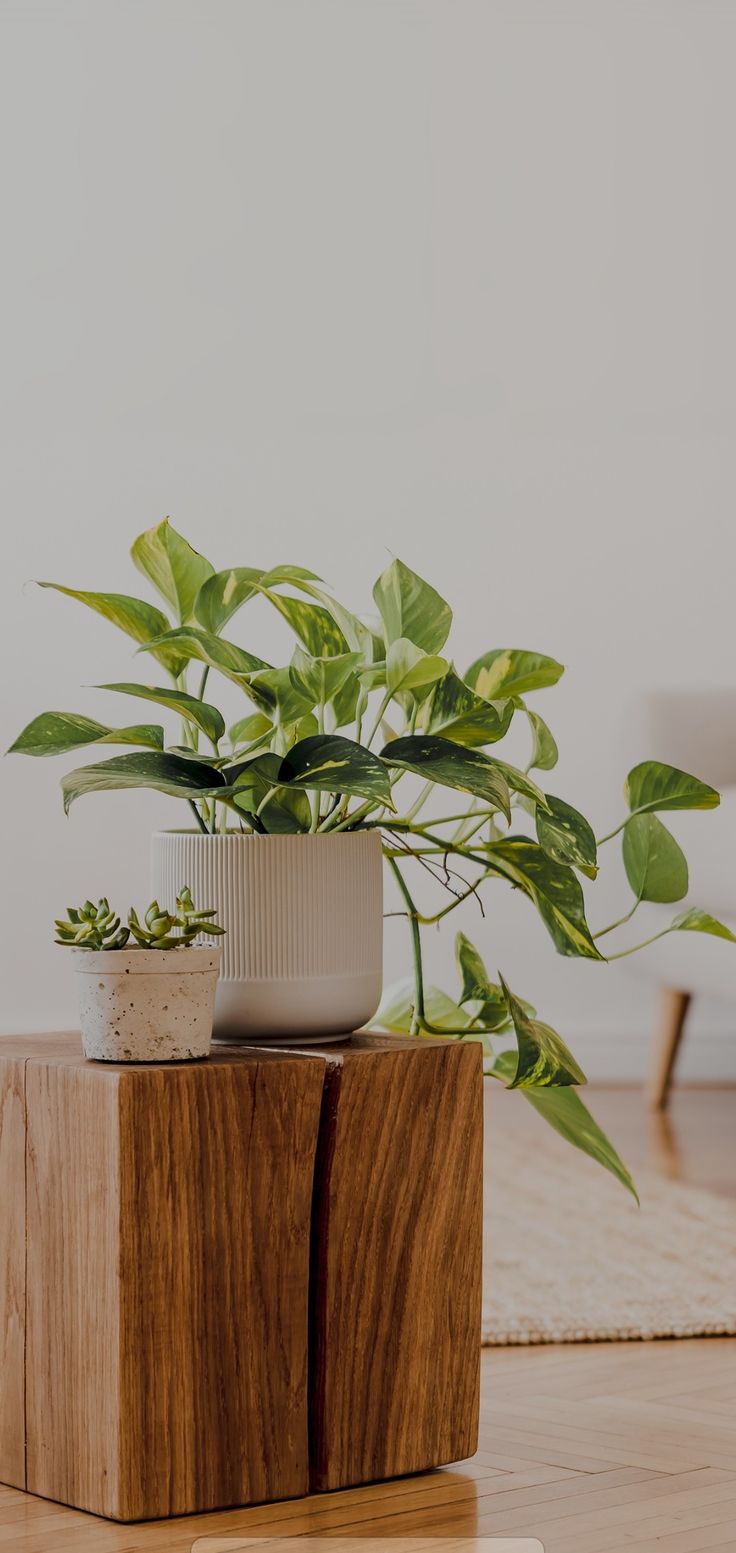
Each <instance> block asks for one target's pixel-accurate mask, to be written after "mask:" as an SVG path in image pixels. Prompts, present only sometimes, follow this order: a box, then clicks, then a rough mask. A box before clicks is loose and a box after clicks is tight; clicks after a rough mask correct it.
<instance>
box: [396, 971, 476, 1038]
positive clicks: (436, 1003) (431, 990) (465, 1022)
mask: <svg viewBox="0 0 736 1553" xmlns="http://www.w3.org/2000/svg"><path fill="white" fill-rule="evenodd" d="M414 1003H415V991H414V983H413V981H411V980H407V981H397V982H395V983H394V984H393V986H391V987H387V988H386V989H385V991H384V994H383V998H382V1000H381V1007H380V1008H379V1010H378V1013H377V1014H376V1015H375V1019H374V1023H375V1024H376V1025H378V1026H380V1028H381V1029H382V1030H392V1031H393V1032H395V1034H396V1035H408V1034H409V1031H410V1029H411V1023H412V1019H413V1017H414ZM424 1014H425V1018H426V1019H427V1022H428V1023H429V1024H431V1025H434V1026H435V1027H436V1028H437V1029H438V1030H449V1031H456V1030H465V1029H467V1030H470V1028H471V1026H472V1024H473V1019H472V1016H471V1015H470V1014H468V1013H467V1012H466V1010H465V1009H464V1008H459V1007H458V1005H457V1003H453V1001H452V999H451V998H448V997H447V996H446V994H445V993H444V992H443V991H442V990H441V988H440V987H431V986H430V987H425V989H424Z"/></svg>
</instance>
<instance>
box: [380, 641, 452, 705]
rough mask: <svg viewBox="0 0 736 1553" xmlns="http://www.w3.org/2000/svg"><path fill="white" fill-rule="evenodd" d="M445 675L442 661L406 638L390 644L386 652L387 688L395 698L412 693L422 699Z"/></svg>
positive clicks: (444, 665) (444, 663)
mask: <svg viewBox="0 0 736 1553" xmlns="http://www.w3.org/2000/svg"><path fill="white" fill-rule="evenodd" d="M446 673H447V664H446V662H445V659H444V658H438V657H437V656H436V655H434V654H432V653H425V652H422V649H421V648H420V647H415V646H414V643H413V642H410V641H409V640H408V638H407V637H405V636H400V637H398V638H397V640H396V641H395V642H392V643H391V645H390V647H389V649H388V652H387V653H386V687H387V689H388V690H390V691H391V694H392V695H394V696H395V695H399V694H402V695H403V694H406V693H407V692H408V691H411V692H412V693H413V694H414V695H415V696H417V697H418V698H419V699H421V698H422V695H426V693H427V691H428V690H430V689H431V687H432V685H436V684H437V681H438V680H440V679H442V678H443V676H444V675H445V674H446ZM420 693H421V694H420Z"/></svg>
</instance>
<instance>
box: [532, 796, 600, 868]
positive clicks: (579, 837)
mask: <svg viewBox="0 0 736 1553" xmlns="http://www.w3.org/2000/svg"><path fill="white" fill-rule="evenodd" d="M547 805H548V812H547V813H545V811H544V809H541V808H537V811H536V821H537V837H538V839H539V845H540V846H541V847H543V849H544V851H545V852H546V853H547V856H548V857H551V858H552V859H553V861H554V862H555V863H569V864H570V865H571V866H572V867H573V868H579V869H581V871H582V872H583V873H584V874H587V876H588V878H589V879H595V877H596V875H597V873H598V850H597V847H596V840H595V836H594V834H593V831H592V829H591V827H590V825H589V824H588V821H587V820H586V818H585V816H584V815H582V814H580V813H579V811H578V810H577V809H573V807H572V804H569V803H565V801H564V799H563V798H554V797H553V796H552V794H551V793H548V794H547Z"/></svg>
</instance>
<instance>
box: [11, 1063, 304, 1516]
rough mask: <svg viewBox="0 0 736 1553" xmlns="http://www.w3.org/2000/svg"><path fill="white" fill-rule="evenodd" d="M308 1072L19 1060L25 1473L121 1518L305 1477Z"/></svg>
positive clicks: (269, 1494)
mask: <svg viewBox="0 0 736 1553" xmlns="http://www.w3.org/2000/svg"><path fill="white" fill-rule="evenodd" d="M323 1072H324V1069H323V1064H322V1063H321V1062H320V1061H319V1060H310V1059H305V1058H302V1057H293V1056H292V1057H289V1056H283V1057H274V1056H267V1055H263V1054H248V1053H243V1052H240V1051H238V1052H234V1053H232V1052H223V1053H221V1054H218V1055H217V1056H216V1057H215V1058H213V1059H212V1060H211V1061H210V1062H208V1063H206V1064H198V1065H197V1066H196V1067H195V1066H194V1065H185V1064H182V1065H175V1066H174V1065H172V1066H169V1067H166V1068H163V1067H156V1066H153V1065H150V1066H147V1067H134V1066H130V1067H125V1068H117V1067H110V1066H108V1065H105V1066H104V1067H103V1066H102V1065H94V1066H93V1065H91V1064H85V1063H83V1062H82V1061H81V1060H80V1059H79V1058H78V1057H77V1056H76V1052H75V1054H74V1055H73V1056H72V1054H71V1053H70V1056H69V1060H68V1061H67V1062H63V1061H55V1060H52V1061H44V1060H43V1059H40V1060H39V1059H33V1060H30V1061H29V1062H28V1063H27V1069H26V1086H27V1103H28V1162H29V1167H28V1182H29V1204H28V1312H27V1344H28V1348H27V1427H28V1487H29V1488H30V1489H32V1490H33V1491H35V1492H37V1493H40V1494H43V1495H45V1496H48V1497H49V1498H54V1499H60V1500H63V1501H66V1502H68V1503H72V1504H75V1505H77V1506H80V1507H82V1508H87V1509H90V1510H94V1511H95V1512H96V1513H98V1514H102V1515H106V1516H110V1517H113V1518H115V1519H119V1520H137V1519H143V1518H146V1517H153V1516H163V1515H175V1514H182V1513H184V1512H187V1511H192V1510H204V1509H207V1508H208V1507H210V1506H218V1507H219V1506H223V1505H227V1504H246V1503H251V1502H253V1501H255V1500H261V1499H272V1498H286V1497H288V1496H290V1495H292V1494H299V1493H303V1492H304V1491H305V1489H306V1486H307V1451H308V1435H307V1316H308V1264H309V1230H310V1213H311V1199H312V1181H313V1168H314V1154H315V1149H316V1141H317V1128H318V1122H319V1112H320V1103H321V1095H322V1080H323Z"/></svg>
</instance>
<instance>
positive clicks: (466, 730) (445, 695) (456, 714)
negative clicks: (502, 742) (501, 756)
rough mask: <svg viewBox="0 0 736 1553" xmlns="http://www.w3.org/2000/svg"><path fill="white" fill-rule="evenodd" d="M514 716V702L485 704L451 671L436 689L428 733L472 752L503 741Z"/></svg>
mask: <svg viewBox="0 0 736 1553" xmlns="http://www.w3.org/2000/svg"><path fill="white" fill-rule="evenodd" d="M513 715H514V703H513V701H512V700H509V701H484V700H483V698H482V697H481V696H477V695H476V694H475V692H474V691H472V690H471V689H470V686H469V685H466V684H465V683H464V682H463V680H461V679H460V678H459V677H458V675H457V674H456V673H455V670H454V669H453V668H450V670H449V671H448V673H447V674H446V675H445V677H444V679H442V680H440V682H439V684H438V685H437V687H436V689H435V693H434V696H433V698H432V702H431V706H430V714H429V723H428V727H427V732H428V733H439V734H441V735H442V737H443V738H444V739H452V741H453V743H455V744H465V745H467V746H468V747H469V748H471V749H472V748H474V747H478V746H480V745H483V744H495V743H497V741H498V740H499V739H502V738H503V737H504V734H506V733H508V729H509V725H510V723H511V719H512V717H513Z"/></svg>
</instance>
